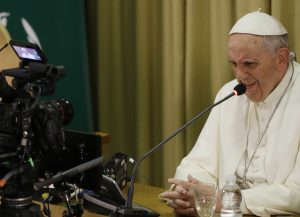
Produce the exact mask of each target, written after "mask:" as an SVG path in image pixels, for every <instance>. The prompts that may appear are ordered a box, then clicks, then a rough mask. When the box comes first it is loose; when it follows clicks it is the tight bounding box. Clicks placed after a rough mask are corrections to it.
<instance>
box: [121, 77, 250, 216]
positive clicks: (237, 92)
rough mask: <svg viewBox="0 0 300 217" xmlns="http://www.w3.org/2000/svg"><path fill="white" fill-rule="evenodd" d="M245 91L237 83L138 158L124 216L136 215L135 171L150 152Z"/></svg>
mask: <svg viewBox="0 0 300 217" xmlns="http://www.w3.org/2000/svg"><path fill="white" fill-rule="evenodd" d="M245 92H246V87H245V86H244V85H243V84H242V83H240V84H238V85H236V86H235V88H234V90H233V92H232V93H230V94H229V95H227V96H225V97H224V98H223V99H221V100H220V101H218V102H216V103H214V104H212V105H210V106H209V107H207V108H206V109H204V110H203V111H202V112H200V113H199V114H197V115H196V116H195V117H194V118H193V119H191V120H190V121H188V122H187V123H185V124H184V125H182V126H181V127H179V128H178V129H176V130H175V131H174V132H173V133H172V134H171V135H169V136H168V137H167V138H165V139H164V140H163V141H161V142H160V143H159V144H158V145H156V146H154V147H153V148H152V149H150V150H149V151H148V152H146V153H145V154H144V155H143V156H142V157H141V158H139V159H138V161H137V162H136V164H135V165H134V167H133V170H132V175H131V179H130V186H129V188H128V192H127V200H126V203H125V207H124V209H125V210H124V211H125V212H124V216H134V213H132V212H131V211H133V212H134V210H133V208H132V200H133V193H134V182H135V173H136V169H137V167H138V166H139V164H140V163H141V162H142V161H143V160H144V159H145V158H146V157H148V156H149V155H150V154H152V153H153V152H155V151H156V150H158V149H159V148H161V147H162V146H163V145H164V144H165V143H167V142H168V141H169V140H171V139H172V138H173V137H175V136H176V135H177V134H178V133H180V132H181V131H183V130H184V129H185V128H187V127H188V126H190V125H191V124H193V123H194V122H195V121H196V120H197V119H198V118H200V117H201V116H203V115H204V114H205V113H206V112H208V111H209V110H211V109H212V108H213V107H215V106H217V105H219V104H220V103H222V102H224V101H225V100H227V99H229V98H230V97H232V96H235V95H241V94H244V93H245Z"/></svg>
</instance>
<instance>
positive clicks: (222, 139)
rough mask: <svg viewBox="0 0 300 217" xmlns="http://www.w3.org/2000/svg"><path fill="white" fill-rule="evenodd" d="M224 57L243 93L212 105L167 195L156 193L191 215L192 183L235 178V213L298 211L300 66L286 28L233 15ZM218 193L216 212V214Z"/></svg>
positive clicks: (265, 18)
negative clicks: (238, 202) (238, 197)
mask: <svg viewBox="0 0 300 217" xmlns="http://www.w3.org/2000/svg"><path fill="white" fill-rule="evenodd" d="M228 57H229V61H230V62H231V63H232V66H233V71H234V74H235V77H236V79H235V80H233V81H231V82H229V83H227V84H226V85H224V86H223V87H222V88H221V90H220V91H219V93H218V94H217V96H216V101H218V100H220V99H222V98H223V97H225V96H226V95H228V93H230V92H232V89H233V88H234V86H235V85H236V84H237V83H243V84H244V85H245V86H246V87H247V90H246V93H245V95H242V96H239V97H233V98H231V99H230V100H227V101H225V102H224V103H222V104H220V105H219V106H217V107H215V108H214V109H213V110H212V111H211V113H210V115H209V117H208V120H207V122H206V124H205V126H204V128H203V129H202V132H201V133H200V135H199V138H198V140H197V142H196V144H195V146H194V147H193V149H192V150H191V152H190V153H189V154H188V155H187V156H186V157H185V158H184V159H183V160H182V161H181V163H180V165H179V166H178V167H177V170H176V174H175V177H174V178H171V179H169V182H170V183H171V184H173V185H172V190H173V191H166V192H164V193H162V194H161V195H160V196H161V197H162V198H164V199H166V200H168V201H169V202H168V205H169V206H170V207H172V208H173V209H174V212H175V213H176V214H179V215H196V211H195V207H194V203H193V197H192V190H191V188H190V186H191V185H190V184H191V183H193V182H200V184H201V183H202V182H215V183H217V184H218V185H219V188H220V189H221V188H222V187H223V185H224V184H225V183H224V182H225V176H226V175H230V174H235V175H236V176H237V180H238V183H239V185H240V187H241V188H242V189H243V190H242V196H243V201H242V212H243V213H244V214H255V215H259V216H270V215H275V214H284V215H285V214H299V213H300V150H299V147H300V146H299V144H300V66H299V64H298V63H296V62H295V61H294V60H293V58H291V55H290V51H289V47H288V37H287V31H286V29H285V28H284V26H283V25H282V24H281V23H280V22H279V21H278V20H277V19H276V18H274V17H272V16H270V15H267V14H265V13H262V12H253V13H248V14H246V15H245V16H243V17H242V18H240V19H239V20H238V21H237V23H236V24H235V25H234V26H233V28H232V29H231V31H230V33H229V40H228ZM220 206H221V205H220V191H219V193H218V200H217V205H216V212H219V211H220Z"/></svg>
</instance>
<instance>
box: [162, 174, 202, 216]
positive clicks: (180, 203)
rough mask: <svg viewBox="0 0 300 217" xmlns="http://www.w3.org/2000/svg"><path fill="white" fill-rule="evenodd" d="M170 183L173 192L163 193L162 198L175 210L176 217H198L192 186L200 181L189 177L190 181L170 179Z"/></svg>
mask: <svg viewBox="0 0 300 217" xmlns="http://www.w3.org/2000/svg"><path fill="white" fill-rule="evenodd" d="M168 182H169V183H170V184H172V187H171V191H170V190H168V191H165V192H163V193H162V194H160V197H161V198H162V199H164V200H165V201H166V203H167V205H168V206H170V207H172V208H173V209H174V212H175V214H176V215H186V216H197V212H196V210H195V202H194V192H193V188H192V185H193V184H196V183H199V181H198V180H197V179H195V178H193V177H192V176H188V181H184V180H180V179H176V178H170V179H168Z"/></svg>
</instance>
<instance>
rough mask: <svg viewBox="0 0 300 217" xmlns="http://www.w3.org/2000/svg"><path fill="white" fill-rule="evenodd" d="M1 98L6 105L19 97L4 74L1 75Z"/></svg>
mask: <svg viewBox="0 0 300 217" xmlns="http://www.w3.org/2000/svg"><path fill="white" fill-rule="evenodd" d="M0 97H1V98H2V102H5V103H11V102H13V100H14V99H15V98H16V97H17V94H16V92H15V89H14V88H12V87H11V86H10V85H9V84H8V83H7V80H6V78H5V76H4V75H3V74H2V73H1V74H0Z"/></svg>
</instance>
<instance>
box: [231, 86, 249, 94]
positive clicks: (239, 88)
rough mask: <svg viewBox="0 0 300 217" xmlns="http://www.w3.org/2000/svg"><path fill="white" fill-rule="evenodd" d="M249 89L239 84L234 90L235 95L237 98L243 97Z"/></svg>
mask: <svg viewBox="0 0 300 217" xmlns="http://www.w3.org/2000/svg"><path fill="white" fill-rule="evenodd" d="M246 90H247V88H246V86H245V85H244V84H243V83H239V84H238V85H236V86H235V87H234V88H233V91H234V94H235V95H236V96H239V95H242V94H244V93H245V92H246Z"/></svg>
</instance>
